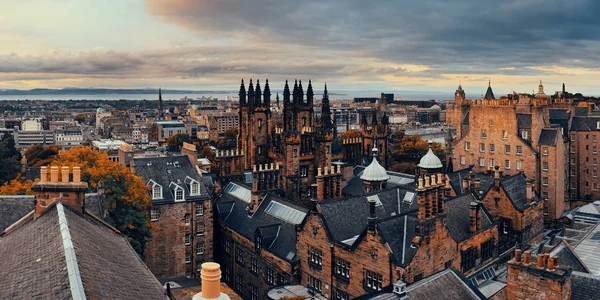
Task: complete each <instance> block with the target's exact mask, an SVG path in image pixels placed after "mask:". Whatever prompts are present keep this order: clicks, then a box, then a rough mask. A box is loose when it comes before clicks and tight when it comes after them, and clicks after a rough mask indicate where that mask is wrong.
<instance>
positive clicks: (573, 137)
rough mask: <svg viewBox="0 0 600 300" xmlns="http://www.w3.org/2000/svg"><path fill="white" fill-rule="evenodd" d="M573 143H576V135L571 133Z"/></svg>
mask: <svg viewBox="0 0 600 300" xmlns="http://www.w3.org/2000/svg"><path fill="white" fill-rule="evenodd" d="M571 141H573V142H574V141H575V134H574V133H571Z"/></svg>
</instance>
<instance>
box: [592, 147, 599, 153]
mask: <svg viewBox="0 0 600 300" xmlns="http://www.w3.org/2000/svg"><path fill="white" fill-rule="evenodd" d="M592 153H594V154H597V153H598V147H596V146H592Z"/></svg>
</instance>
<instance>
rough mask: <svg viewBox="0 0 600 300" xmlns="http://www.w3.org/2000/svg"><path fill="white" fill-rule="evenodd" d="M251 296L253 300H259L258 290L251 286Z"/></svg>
mask: <svg viewBox="0 0 600 300" xmlns="http://www.w3.org/2000/svg"><path fill="white" fill-rule="evenodd" d="M250 295H251V298H250V299H252V300H258V288H257V287H255V286H253V285H251V286H250Z"/></svg>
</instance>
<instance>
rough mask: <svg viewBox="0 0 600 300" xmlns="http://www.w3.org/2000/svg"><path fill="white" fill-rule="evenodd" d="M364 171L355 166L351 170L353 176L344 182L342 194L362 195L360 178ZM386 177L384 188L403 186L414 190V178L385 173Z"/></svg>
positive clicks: (362, 186) (360, 167) (412, 176)
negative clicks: (388, 177)
mask: <svg viewBox="0 0 600 300" xmlns="http://www.w3.org/2000/svg"><path fill="white" fill-rule="evenodd" d="M364 170H365V167H364V166H356V167H354V169H353V173H354V176H352V178H350V180H348V182H346V185H344V187H342V193H343V194H344V195H346V196H360V195H362V194H364V185H363V181H362V179H360V176H361V175H362V174H363V171H364ZM387 175H388V176H390V179H388V181H387V186H386V188H395V187H398V186H403V187H405V188H407V189H411V188H412V189H416V185H415V176H414V175H410V174H404V173H398V172H392V171H387Z"/></svg>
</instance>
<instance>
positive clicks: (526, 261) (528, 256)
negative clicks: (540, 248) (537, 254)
mask: <svg viewBox="0 0 600 300" xmlns="http://www.w3.org/2000/svg"><path fill="white" fill-rule="evenodd" d="M523 264H525V265H530V264H531V252H530V251H525V254H524V255H523Z"/></svg>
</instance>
